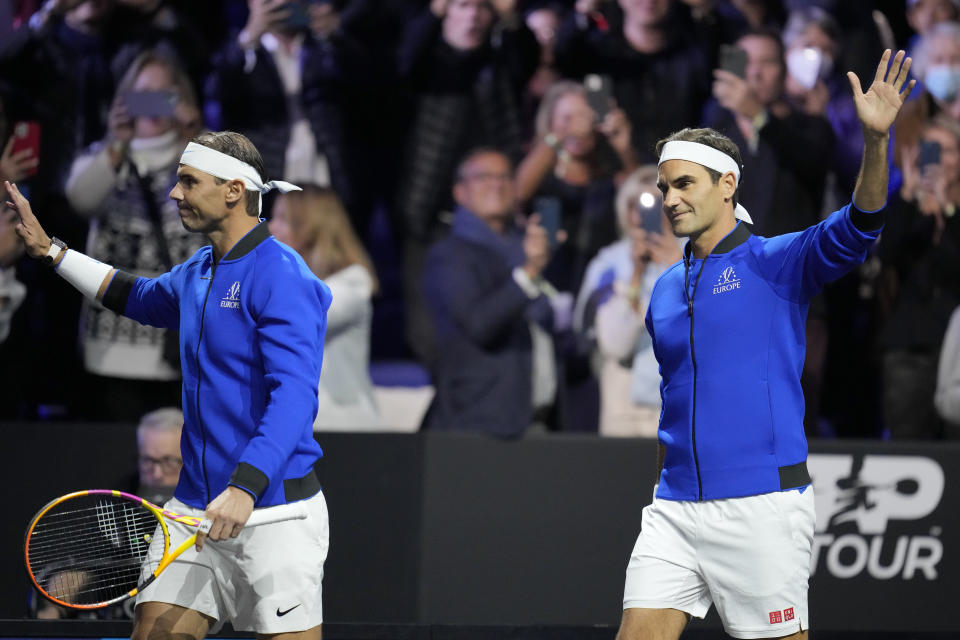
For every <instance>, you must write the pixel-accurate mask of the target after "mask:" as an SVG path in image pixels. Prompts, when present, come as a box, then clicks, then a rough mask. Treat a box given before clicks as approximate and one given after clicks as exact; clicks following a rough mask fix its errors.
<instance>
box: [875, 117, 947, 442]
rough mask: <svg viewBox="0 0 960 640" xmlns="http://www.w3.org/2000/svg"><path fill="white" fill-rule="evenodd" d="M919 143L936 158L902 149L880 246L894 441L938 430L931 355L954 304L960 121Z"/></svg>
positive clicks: (889, 423) (886, 403) (932, 129)
mask: <svg viewBox="0 0 960 640" xmlns="http://www.w3.org/2000/svg"><path fill="white" fill-rule="evenodd" d="M921 141H922V142H926V143H937V144H938V145H939V147H940V157H939V160H937V161H936V162H930V163H929V164H925V165H923V166H921V165H920V163H919V161H920V153H919V149H918V148H916V147H914V148H910V147H907V148H906V149H905V152H904V156H903V158H902V160H901V166H900V169H901V171H903V186H902V187H901V189H900V191H899V193H898V194H897V195H896V196H895V197H894V198H893V199H892V200H891V202H890V204H889V205H888V208H887V210H888V215H887V223H886V225H885V226H884V228H883V235H882V236H881V239H880V243H879V247H878V249H879V255H880V259H881V261H882V263H883V268H884V274H883V275H884V283H885V285H886V286H885V288H884V289H882V291H881V294H882V296H883V302H885V303H886V306H887V307H888V309H889V311H888V314H887V317H886V322H885V325H884V327H883V331H882V333H881V336H880V338H881V342H880V344H881V348H882V350H883V379H884V388H885V392H884V394H883V413H884V423H885V425H886V428H887V429H889V431H890V435H891V437H893V438H897V439H899V438H908V439H910V438H937V437H940V436H941V435H942V424H941V423H940V420H939V418H938V416H937V413H936V410H935V407H934V391H935V389H936V388H937V360H938V357H939V355H940V348H941V344H942V342H943V338H944V333H945V332H946V329H947V324H948V323H949V321H950V316H951V314H952V313H953V311H954V309H955V308H956V307H957V305H958V304H960V218H958V217H957V216H956V215H955V212H956V210H957V208H958V207H960V126H958V125H957V124H956V123H955V122H954V121H953V120H951V119H948V118H939V119H937V120H935V121H934V122H932V123H930V124H929V125H928V126H927V127H926V128H925V129H924V130H923V136H922V138H921Z"/></svg>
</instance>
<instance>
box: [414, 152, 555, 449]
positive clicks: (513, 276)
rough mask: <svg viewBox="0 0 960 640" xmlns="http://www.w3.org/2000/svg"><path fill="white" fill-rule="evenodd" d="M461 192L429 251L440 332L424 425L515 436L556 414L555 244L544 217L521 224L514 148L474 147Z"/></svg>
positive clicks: (464, 165)
mask: <svg viewBox="0 0 960 640" xmlns="http://www.w3.org/2000/svg"><path fill="white" fill-rule="evenodd" d="M453 193H454V198H455V199H456V201H457V204H458V207H457V209H456V211H455V212H454V218H453V227H452V229H451V231H450V235H449V236H447V237H446V238H445V239H443V240H441V241H440V242H438V243H437V244H435V245H434V246H433V247H432V248H431V249H430V252H429V253H428V255H427V260H426V266H425V268H424V271H423V287H424V297H425V299H426V301H427V305H428V309H429V311H430V317H431V320H432V322H433V326H434V330H435V331H436V339H437V359H436V365H435V367H434V371H433V373H434V384H435V386H436V389H437V393H436V396H435V397H434V400H433V404H432V405H431V407H430V410H429V411H428V413H427V417H426V418H425V422H424V428H427V429H435V430H462V431H475V432H481V433H487V434H490V435H493V436H498V437H502V438H517V437H520V436H522V435H524V434H525V433H526V432H527V431H528V430H529V429H530V427H531V425H537V427H536V428H539V429H543V427H544V426H546V425H548V424H550V423H551V422H552V417H553V412H552V410H553V407H554V400H555V398H556V392H557V368H556V361H555V359H554V347H553V338H552V334H553V333H554V313H553V308H552V306H551V303H550V298H551V297H552V295H553V294H554V291H553V289H552V287H550V286H549V285H548V284H547V283H546V282H545V281H544V280H543V278H542V274H543V269H544V267H545V266H546V264H547V261H548V260H549V258H550V242H549V239H548V238H547V232H546V230H545V229H544V228H543V227H542V226H541V225H540V224H539V218H538V217H537V216H531V218H530V219H529V220H528V221H527V223H526V227H525V228H518V227H517V226H516V225H515V215H516V207H517V201H516V190H515V188H514V185H513V167H512V166H511V164H510V158H509V157H508V156H507V155H506V154H504V153H502V152H500V151H496V150H493V149H488V148H480V149H477V150H474V151H472V152H470V153H469V154H467V156H466V158H465V159H464V160H463V161H462V162H460V164H459V165H458V168H457V179H456V183H455V184H454V187H453Z"/></svg>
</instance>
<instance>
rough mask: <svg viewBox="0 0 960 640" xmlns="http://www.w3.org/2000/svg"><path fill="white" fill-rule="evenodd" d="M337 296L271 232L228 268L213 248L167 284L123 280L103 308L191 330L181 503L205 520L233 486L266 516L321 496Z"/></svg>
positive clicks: (263, 228)
mask: <svg viewBox="0 0 960 640" xmlns="http://www.w3.org/2000/svg"><path fill="white" fill-rule="evenodd" d="M330 301H331V295H330V290H329V289H328V288H327V286H326V285H325V284H324V283H323V282H321V281H320V280H319V279H317V277H316V276H315V275H313V273H312V272H311V271H310V269H309V268H308V267H307V265H306V264H305V263H304V262H303V259H302V258H301V257H300V256H299V255H298V254H297V253H296V252H295V251H294V250H293V249H291V248H289V247H287V246H286V245H284V244H281V243H280V242H278V241H277V240H275V239H274V238H273V237H272V236H271V235H270V232H269V230H268V229H267V225H266V223H261V224H259V225H258V226H257V227H255V228H254V229H252V230H251V231H250V232H248V233H247V234H246V235H245V236H244V237H243V238H242V239H241V240H240V241H239V242H238V243H237V244H236V245H235V246H234V247H233V248H232V249H231V250H230V251H229V252H228V253H227V255H226V256H224V257H223V259H221V260H220V262H219V263H217V264H214V263H213V250H212V248H211V247H209V246H207V247H203V248H202V249H200V250H199V251H197V252H196V253H195V254H194V255H193V256H192V257H191V258H190V259H189V260H187V261H186V262H184V263H183V264H180V265H177V266H176V267H174V268H173V269H172V270H170V271H169V272H168V273H165V274H163V275H161V276H159V277H157V278H137V277H134V276H132V275H130V274H127V273H123V272H118V273H117V275H116V276H115V277H114V278H113V280H112V281H111V283H110V286H109V287H108V289H107V291H106V293H105V294H104V298H103V304H104V306H106V307H108V308H110V309H112V310H114V311H117V312H118V313H123V314H124V315H126V316H128V317H130V318H133V319H134V320H136V321H138V322H140V323H142V324H148V325H151V326H154V327H164V328H168V329H178V330H179V331H180V359H181V365H182V369H183V413H184V427H183V435H182V437H181V445H180V446H181V450H182V454H183V470H182V471H181V472H180V482H179V483H178V484H177V489H176V492H175V494H174V495H175V496H176V497H177V499H179V500H180V501H182V502H184V503H186V504H188V505H190V506H191V507H195V508H198V509H205V508H206V506H207V504H208V503H209V502H210V501H211V500H213V499H214V498H215V497H217V496H218V495H219V494H220V493H221V492H222V491H223V490H224V489H226V487H227V485H228V484H230V485H233V486H237V487H239V488H241V489H244V490H245V491H247V492H248V493H250V494H251V495H253V496H254V498H255V500H256V505H255V506H257V507H267V506H272V505H276V504H283V503H285V502H290V501H293V500H297V499H303V498H306V497H309V495H312V494H313V493H316V492H317V490H319V483H317V481H316V476H315V475H314V473H313V465H314V463H315V462H316V461H317V460H318V459H319V458H320V456H322V455H323V452H322V451H321V449H320V446H319V445H318V444H317V442H316V441H315V440H314V438H313V419H314V417H315V416H316V413H317V384H318V382H319V378H320V365H321V361H322V358H323V338H324V333H325V332H326V326H327V309H328V308H329V306H330Z"/></svg>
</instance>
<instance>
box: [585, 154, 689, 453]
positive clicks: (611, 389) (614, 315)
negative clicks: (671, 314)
mask: <svg viewBox="0 0 960 640" xmlns="http://www.w3.org/2000/svg"><path fill="white" fill-rule="evenodd" d="M616 207H617V222H618V227H619V229H620V233H621V238H620V239H619V240H618V241H616V242H614V243H613V244H610V245H608V246H606V247H604V248H603V249H601V250H600V253H598V254H597V256H596V257H595V258H594V259H593V260H591V261H590V264H589V266H588V267H587V273H586V276H585V277H584V280H583V286H582V287H581V288H580V294H579V295H578V296H577V305H576V307H575V308H574V330H575V331H576V332H577V333H578V334H580V335H581V336H582V337H583V338H584V339H585V340H586V341H587V342H588V343H589V344H591V345H592V347H593V351H594V358H593V360H594V362H595V363H596V369H597V372H596V374H597V377H598V378H599V380H600V429H599V431H600V435H603V436H645V437H655V436H656V435H657V427H658V425H659V420H660V370H659V366H658V365H657V361H656V357H655V356H654V355H653V343H652V342H651V341H650V337H649V335H648V334H647V331H646V327H645V325H644V321H643V319H644V317H645V315H646V312H647V304H648V302H649V301H650V294H651V293H652V291H653V285H654V283H655V282H656V281H657V278H659V277H660V275H661V274H662V273H663V272H664V271H665V270H666V269H667V267H669V266H670V265H671V264H673V263H675V262H677V261H678V260H680V259H681V258H682V253H681V251H680V244H679V243H678V241H677V239H676V238H675V237H674V235H673V232H672V231H671V229H670V225H669V223H668V222H667V221H666V219H665V218H664V216H663V204H662V198H661V196H660V191H659V190H658V189H657V167H656V166H655V165H644V166H642V167H640V168H639V169H637V170H636V171H634V172H633V173H632V174H630V176H629V177H628V178H627V179H626V180H625V181H624V183H623V185H622V186H621V187H620V189H619V190H618V191H617V201H616Z"/></svg>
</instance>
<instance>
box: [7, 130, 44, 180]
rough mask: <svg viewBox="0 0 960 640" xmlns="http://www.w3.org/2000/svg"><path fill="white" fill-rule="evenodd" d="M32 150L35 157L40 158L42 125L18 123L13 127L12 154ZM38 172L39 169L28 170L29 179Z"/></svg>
mask: <svg viewBox="0 0 960 640" xmlns="http://www.w3.org/2000/svg"><path fill="white" fill-rule="evenodd" d="M24 149H31V150H32V151H33V154H32V155H33V157H34V158H39V157H40V124H39V123H37V122H26V121H23V122H17V123H15V124H14V125H13V147H12V152H13V153H18V152H20V151H23V150H24ZM36 172H37V167H33V168H32V169H28V170H27V177H29V176H32V175H33V174H35V173H36Z"/></svg>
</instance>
